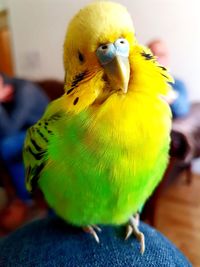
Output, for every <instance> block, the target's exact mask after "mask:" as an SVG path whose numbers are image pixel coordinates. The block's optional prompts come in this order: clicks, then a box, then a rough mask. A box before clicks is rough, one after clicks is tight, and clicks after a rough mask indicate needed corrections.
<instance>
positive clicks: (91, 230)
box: [83, 225, 101, 243]
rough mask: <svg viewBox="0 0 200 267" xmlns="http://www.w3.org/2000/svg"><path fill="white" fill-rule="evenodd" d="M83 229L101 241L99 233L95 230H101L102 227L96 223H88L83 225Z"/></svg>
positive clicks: (97, 240)
mask: <svg viewBox="0 0 200 267" xmlns="http://www.w3.org/2000/svg"><path fill="white" fill-rule="evenodd" d="M83 230H84V231H85V232H86V233H89V234H91V235H92V236H93V237H94V239H95V240H96V242H97V243H99V237H98V235H97V233H96V231H95V230H97V231H98V232H101V228H99V227H98V226H96V225H88V226H86V227H83Z"/></svg>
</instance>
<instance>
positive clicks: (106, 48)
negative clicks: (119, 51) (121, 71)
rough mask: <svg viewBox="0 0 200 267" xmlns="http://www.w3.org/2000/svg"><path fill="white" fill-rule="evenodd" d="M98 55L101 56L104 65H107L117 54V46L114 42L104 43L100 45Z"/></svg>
mask: <svg viewBox="0 0 200 267" xmlns="http://www.w3.org/2000/svg"><path fill="white" fill-rule="evenodd" d="M96 55H97V57H98V58H99V60H100V62H101V64H102V65H106V64H107V63H109V62H111V61H112V60H113V58H114V57H115V55H116V48H115V46H114V44H112V43H110V44H103V45H101V46H99V47H98V49H97V51H96Z"/></svg>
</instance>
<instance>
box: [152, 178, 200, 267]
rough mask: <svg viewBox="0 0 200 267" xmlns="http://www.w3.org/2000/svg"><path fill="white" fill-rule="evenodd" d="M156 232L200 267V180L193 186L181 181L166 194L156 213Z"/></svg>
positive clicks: (194, 182)
mask: <svg viewBox="0 0 200 267" xmlns="http://www.w3.org/2000/svg"><path fill="white" fill-rule="evenodd" d="M156 228H157V229H158V230H159V231H160V232H162V233H163V234H164V235H165V236H167V237H168V238H169V239H170V240H171V241H172V242H173V243H174V244H175V245H176V246H177V247H178V248H179V249H180V250H181V251H182V252H183V253H184V254H185V255H186V256H187V257H188V259H189V260H190V261H191V262H192V264H193V266H194V267H200V176H198V175H194V179H193V182H192V184H191V185H187V184H186V182H185V177H184V176H182V177H179V178H178V179H177V180H176V182H175V183H174V184H172V185H171V186H170V187H169V188H168V189H167V190H166V192H165V194H163V196H162V197H161V199H160V201H159V205H158V208H157V211H156Z"/></svg>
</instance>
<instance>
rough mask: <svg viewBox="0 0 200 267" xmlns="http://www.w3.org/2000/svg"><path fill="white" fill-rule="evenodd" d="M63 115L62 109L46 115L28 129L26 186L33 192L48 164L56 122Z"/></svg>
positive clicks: (24, 154)
mask: <svg viewBox="0 0 200 267" xmlns="http://www.w3.org/2000/svg"><path fill="white" fill-rule="evenodd" d="M47 113H48V112H47ZM62 117H63V112H62V111H58V112H56V113H54V114H53V115H50V116H46V115H44V116H43V118H41V119H40V120H39V121H38V122H37V123H36V124H35V125H34V126H32V127H31V128H29V130H28V131H27V135H26V140H25V144H24V150H23V158H24V164H25V176H26V187H27V189H28V191H30V192H33V191H34V189H35V188H36V186H37V182H38V179H39V178H40V175H41V173H42V171H43V170H44V168H45V166H46V164H47V161H48V158H49V157H48V144H49V140H50V139H51V137H52V136H53V135H54V134H55V128H56V124H57V123H58V120H60V119H61V118H62Z"/></svg>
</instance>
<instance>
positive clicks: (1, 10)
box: [0, 0, 200, 266]
mask: <svg viewBox="0 0 200 267" xmlns="http://www.w3.org/2000/svg"><path fill="white" fill-rule="evenodd" d="M89 2H91V1H87V0H78V1H76V2H75V1H69V0H18V1H16V0H0V73H1V74H2V77H3V78H2V81H1V80H0V84H2V87H3V86H6V87H7V86H8V85H9V84H11V85H12V87H14V86H16V84H22V85H23V86H25V85H24V80H25V81H30V82H31V84H26V86H27V87H29V86H30V87H33V85H34V86H35V87H36V88H37V89H35V90H36V91H37V90H38V91H42V94H43V93H44V95H45V97H46V100H44V101H43V105H44V108H45V106H46V104H47V103H48V101H51V100H52V99H54V98H56V97H58V96H59V95H61V93H62V87H63V80H64V71H63V61H62V53H63V40H64V36H65V32H66V27H67V24H68V22H69V20H70V19H71V18H72V16H73V15H74V14H75V13H76V12H77V11H78V10H79V9H80V8H81V7H83V6H84V5H85V4H87V3H89ZM116 2H120V3H122V4H124V5H125V6H126V7H127V8H128V10H129V12H130V14H131V16H132V18H133V21H134V25H135V29H136V36H137V38H138V40H139V42H140V43H142V44H145V45H147V44H149V43H150V42H152V41H153V40H162V41H163V42H164V43H165V45H166V47H167V51H168V54H169V55H168V56H169V67H170V70H171V73H172V74H173V75H174V76H175V77H176V78H178V79H180V80H181V81H183V82H184V85H185V88H186V91H187V99H186V102H185V101H183V102H182V107H185V105H188V103H189V105H188V110H187V114H184V116H180V117H179V116H177V117H174V119H173V129H172V144H171V158H170V163H169V167H168V169H167V171H166V174H165V176H164V177H163V181H162V183H161V185H160V186H159V188H158V189H157V190H156V192H155V193H154V195H153V196H152V198H151V199H150V200H149V202H148V203H147V205H146V207H145V209H144V211H143V215H142V216H143V218H144V220H146V221H147V222H148V223H150V224H152V225H153V226H154V227H156V228H157V229H159V230H160V231H161V232H163V233H164V234H165V235H166V236H167V237H168V238H170V239H171V240H172V241H173V242H174V243H175V244H176V245H177V246H178V247H179V248H180V249H181V250H182V251H183V252H184V253H185V254H186V255H187V256H188V257H189V259H190V260H191V261H192V263H193V264H194V266H200V252H199V247H200V234H199V233H200V194H199V190H200V161H199V156H200V86H199V77H200V67H199V62H200V49H199V47H200V20H199V10H200V4H199V1H197V0H191V1H186V0H148V1H146V0H132V1H129V0H121V1H116ZM11 77H15V78H14V80H12V78H11ZM15 79H22V80H23V81H22V80H21V82H17V81H16V80H15ZM32 82H33V83H32ZM18 86H21V85H18ZM6 90H10V89H6ZM30 90H32V89H28V91H30ZM45 97H44V98H45ZM11 98H12V97H11ZM9 101H10V100H9ZM9 101H8V102H9ZM2 103H3V102H2ZM2 103H1V102H0V107H1V106H5V103H3V104H2ZM0 112H1V110H0ZM36 112H37V113H38V111H36ZM41 112H42V111H41ZM0 114H1V113H0ZM38 116H39V113H38ZM1 120H2V117H0V131H1ZM33 122H34V121H33ZM26 124H27V122H26ZM30 124H31V123H30ZM22 128H23V130H24V126H23V127H22ZM20 131H21V129H20ZM4 137H7V136H6V135H4ZM9 137H10V136H9ZM2 138H3V137H2ZM2 144H3V143H2ZM10 145H11V146H12V147H13V145H12V143H11V144H10ZM6 149H7V148H6ZM0 150H2V151H3V146H2V145H1V133H0ZM7 150H8V149H7ZM2 151H0V185H1V187H0V210H1V213H0V234H1V235H2V236H3V235H6V234H7V233H9V232H10V231H12V230H14V229H15V228H17V227H19V226H21V225H22V224H24V223H25V222H27V221H28V220H32V219H35V218H37V217H40V216H45V215H46V210H47V209H46V206H45V205H44V204H43V202H42V201H41V200H40V197H38V199H37V201H35V200H34V201H33V200H32V199H30V197H27V196H24V192H23V193H21V192H20V190H19V189H18V187H17V182H16V177H18V176H19V175H20V174H21V173H23V170H22V169H20V168H18V167H16V166H14V167H13V168H11V167H10V165H11V164H13V162H12V163H10V161H8V162H6V160H5V158H4V155H3V156H1V152H2ZM20 153H21V152H20ZM19 157H20V156H19ZM18 159H19V158H18ZM15 160H16V159H15ZM15 163H16V162H15ZM18 163H19V162H17V164H18ZM19 169H20V170H19ZM22 176H23V174H22Z"/></svg>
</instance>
